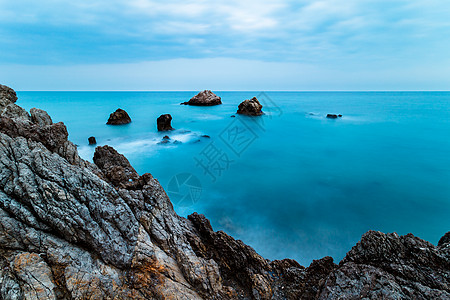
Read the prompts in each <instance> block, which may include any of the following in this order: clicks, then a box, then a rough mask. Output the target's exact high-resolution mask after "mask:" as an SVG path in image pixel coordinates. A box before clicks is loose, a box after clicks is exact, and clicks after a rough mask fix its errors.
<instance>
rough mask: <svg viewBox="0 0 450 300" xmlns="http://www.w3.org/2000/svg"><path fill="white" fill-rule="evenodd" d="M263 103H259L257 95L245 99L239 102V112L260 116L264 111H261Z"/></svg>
mask: <svg viewBox="0 0 450 300" xmlns="http://www.w3.org/2000/svg"><path fill="white" fill-rule="evenodd" d="M261 109H262V105H261V103H259V101H258V99H256V97H253V98H252V99H250V100H244V101H242V102H241V104H239V106H238V110H237V113H238V114H241V115H248V116H260V115H263V114H264V113H263V112H262V111H261Z"/></svg>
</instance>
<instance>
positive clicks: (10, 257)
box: [0, 86, 450, 299]
mask: <svg viewBox="0 0 450 300" xmlns="http://www.w3.org/2000/svg"><path fill="white" fill-rule="evenodd" d="M0 89H1V90H0V97H1V98H0V113H1V115H0V299H361V298H363V299H450V239H449V238H448V236H449V234H448V233H447V234H446V236H445V237H444V238H443V239H442V240H441V241H440V242H439V246H434V245H432V244H430V243H429V242H426V241H424V240H422V239H420V238H418V237H415V236H413V235H412V234H408V235H405V236H398V235H397V234H395V233H390V234H384V233H381V232H376V231H369V232H367V233H366V234H364V235H363V237H362V239H361V241H360V242H358V243H357V244H356V245H355V246H354V247H353V248H352V249H351V250H350V251H349V252H348V253H347V255H346V257H345V258H344V259H343V260H342V261H341V262H340V263H339V264H338V265H337V264H335V263H334V262H333V259H332V258H331V257H325V258H322V259H320V260H316V261H314V262H313V263H312V264H311V265H310V266H309V267H307V268H305V267H303V266H301V265H300V264H298V263H297V262H296V261H294V260H290V259H284V260H275V261H269V260H267V259H264V258H262V257H261V256H260V255H258V254H257V253H256V252H255V251H254V250H253V249H252V248H251V247H249V246H247V245H245V244H244V243H243V242H242V241H240V240H235V239H234V238H232V237H231V236H229V235H227V234H226V233H225V232H223V231H218V232H216V231H214V230H213V229H212V227H211V225H210V223H209V221H208V219H206V218H205V216H203V215H200V214H197V213H194V214H192V215H190V216H189V217H188V218H187V219H185V218H182V217H180V216H178V215H177V214H176V213H175V212H174V210H173V207H172V204H171V202H170V200H169V198H168V197H167V195H166V193H165V191H164V190H163V188H162V187H161V185H160V184H159V182H158V181H157V180H156V179H155V178H153V176H152V175H151V174H149V173H146V174H143V175H139V174H138V173H137V172H136V170H135V169H134V168H133V167H132V166H131V165H130V163H129V162H128V160H127V159H126V158H125V157H124V156H123V155H121V154H119V153H117V151H116V150H114V149H113V148H111V147H109V146H103V147H97V149H96V153H95V156H94V161H95V164H92V163H90V162H87V161H84V160H83V159H81V158H80V157H79V156H78V153H77V149H76V147H75V146H74V145H73V144H72V143H71V142H70V141H68V140H67V136H68V135H67V130H66V127H65V126H64V124H63V123H50V122H49V121H48V118H47V117H46V116H45V117H42V118H31V116H30V115H29V114H28V112H26V111H25V110H23V109H22V108H20V107H19V106H16V104H15V101H16V97H15V93H14V92H13V91H12V90H9V89H8V88H6V87H4V86H1V87H0ZM40 115H41V116H43V115H42V113H40ZM33 120H34V121H33ZM42 120H47V121H42ZM281 247H282V245H280V248H281Z"/></svg>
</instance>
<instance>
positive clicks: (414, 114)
mask: <svg viewBox="0 0 450 300" xmlns="http://www.w3.org/2000/svg"><path fill="white" fill-rule="evenodd" d="M197 92H198V91H190V92H189V91H183V92H25V91H23V92H18V97H19V100H18V102H17V104H18V105H20V106H22V107H24V108H26V109H30V108H32V107H38V108H41V109H44V110H46V111H47V112H48V113H49V114H50V115H51V117H52V118H53V121H54V122H60V121H62V122H64V124H66V126H67V129H68V132H69V139H70V140H71V141H73V142H74V143H75V144H76V145H77V146H78V151H79V154H80V156H81V157H82V158H84V159H86V160H89V161H92V157H93V153H94V151H95V146H90V145H88V137H90V136H94V137H95V138H96V140H97V143H98V144H97V145H110V146H113V147H114V148H115V149H116V150H117V151H119V152H120V153H122V154H124V155H125V156H126V157H127V158H128V160H129V161H130V162H131V164H132V165H133V166H134V168H135V169H136V170H137V171H138V172H139V173H140V174H143V173H147V172H148V173H151V174H152V175H153V176H154V177H155V178H157V179H158V181H159V182H160V183H161V185H162V186H163V187H164V188H165V190H166V192H167V194H168V195H169V197H170V198H171V200H172V203H173V206H174V209H175V211H176V212H177V213H178V214H179V215H181V216H183V217H187V216H188V215H189V214H191V213H193V212H198V213H201V214H204V215H205V216H206V217H207V218H208V219H209V220H210V221H211V224H212V226H213V228H214V230H223V231H224V232H226V233H227V234H229V235H231V236H233V237H234V238H236V239H240V240H242V241H243V242H245V243H246V244H248V245H250V246H251V247H253V248H254V249H255V250H256V251H257V252H258V253H259V254H261V255H262V256H263V257H265V258H268V259H271V260H273V259H283V258H292V259H295V260H297V261H298V262H299V263H300V264H302V265H305V266H308V265H309V264H310V263H311V261H312V260H314V259H320V258H322V257H324V256H332V257H333V258H334V260H335V262H339V261H340V260H341V259H342V258H343V257H344V256H345V254H346V252H348V251H349V250H350V249H351V247H353V246H354V245H355V244H356V243H357V242H358V241H359V240H360V238H361V236H362V235H363V234H364V233H365V232H367V231H368V230H378V231H382V232H386V233H388V232H397V233H398V234H400V235H404V234H407V233H412V234H414V235H416V236H418V237H420V238H422V239H425V240H427V241H429V242H431V243H433V244H437V242H438V240H439V238H440V237H441V236H442V235H444V234H445V233H446V232H447V231H449V230H450V92H260V91H249V92H241V91H240V92H215V93H216V94H217V95H218V96H220V97H221V98H222V102H223V104H222V105H218V106H212V107H195V106H186V105H180V103H181V102H185V101H188V100H189V99H190V98H191V97H192V96H194V95H195V94H197ZM252 97H257V98H258V99H259V101H260V102H261V104H262V105H263V111H264V112H265V114H264V115H263V116H259V117H250V116H242V115H237V114H236V110H237V107H238V105H239V103H240V102H241V101H243V100H245V99H250V98H252ZM117 108H122V109H124V110H126V111H127V112H128V114H129V115H130V117H131V119H132V122H131V123H130V124H127V125H119V126H113V125H106V122H107V120H108V117H109V114H110V113H112V112H113V111H115V110H116V109H117ZM329 113H331V114H342V117H338V118H336V119H330V118H327V117H326V115H327V114H329ZM161 114H171V116H172V118H173V120H172V126H173V127H174V128H175V129H174V130H173V131H169V132H158V131H157V127H156V119H157V118H158V117H159V116H160V115H161ZM166 135H167V136H168V137H169V139H167V138H166V142H163V140H164V139H163V137H164V136H166Z"/></svg>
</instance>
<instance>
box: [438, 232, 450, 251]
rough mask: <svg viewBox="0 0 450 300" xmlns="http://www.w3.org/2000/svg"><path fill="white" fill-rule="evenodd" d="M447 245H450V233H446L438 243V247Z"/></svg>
mask: <svg viewBox="0 0 450 300" xmlns="http://www.w3.org/2000/svg"><path fill="white" fill-rule="evenodd" d="M447 244H450V231H449V232H447V233H446V234H445V235H444V236H443V237H441V239H440V240H439V242H438V246H439V247H443V246H445V245H447Z"/></svg>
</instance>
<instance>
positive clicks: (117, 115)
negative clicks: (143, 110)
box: [106, 108, 131, 125]
mask: <svg viewBox="0 0 450 300" xmlns="http://www.w3.org/2000/svg"><path fill="white" fill-rule="evenodd" d="M130 122H131V118H130V116H129V115H128V113H127V112H126V111H124V110H123V109H121V108H118V109H117V110H116V111H115V112H113V113H111V114H110V115H109V119H108V122H106V124H109V125H123V124H128V123H130Z"/></svg>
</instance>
